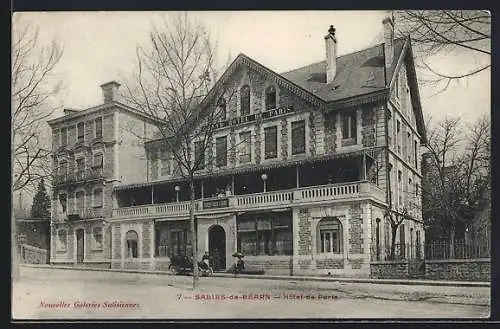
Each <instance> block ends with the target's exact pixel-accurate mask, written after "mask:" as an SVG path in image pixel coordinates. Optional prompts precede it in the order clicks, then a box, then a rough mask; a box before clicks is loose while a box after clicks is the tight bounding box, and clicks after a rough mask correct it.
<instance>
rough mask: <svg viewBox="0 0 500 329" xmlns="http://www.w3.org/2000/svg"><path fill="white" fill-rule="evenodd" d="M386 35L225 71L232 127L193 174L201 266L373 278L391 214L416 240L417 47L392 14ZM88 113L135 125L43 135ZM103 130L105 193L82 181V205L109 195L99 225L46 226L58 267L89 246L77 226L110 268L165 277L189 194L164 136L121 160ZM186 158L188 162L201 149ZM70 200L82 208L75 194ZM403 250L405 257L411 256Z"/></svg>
mask: <svg viewBox="0 0 500 329" xmlns="http://www.w3.org/2000/svg"><path fill="white" fill-rule="evenodd" d="M384 31H385V38H386V39H385V42H384V43H383V44H379V45H376V46H374V47H370V48H368V49H364V50H361V51H358V52H355V53H351V54H346V55H343V56H337V40H336V37H335V29H334V28H333V27H330V29H329V30H328V34H327V36H326V37H325V43H326V61H322V62H319V63H314V64H311V65H308V66H306V67H302V68H299V69H296V70H293V71H289V72H286V73H282V74H278V73H275V72H273V71H271V70H269V69H268V68H266V67H265V66H263V65H262V64H260V63H258V62H256V61H254V60H252V59H251V58H249V57H247V56H245V55H243V54H240V55H239V56H238V57H237V58H236V59H235V60H234V62H233V63H232V64H231V65H230V66H229V68H228V69H227V70H226V72H225V73H224V74H223V76H222V77H221V78H220V80H219V81H218V82H217V84H216V87H217V86H221V85H228V86H230V87H228V88H230V89H231V90H229V89H228V94H232V91H233V90H237V93H236V97H227V99H226V101H225V102H221V103H220V104H222V105H221V106H224V107H225V108H226V113H227V117H226V119H225V120H223V121H221V122H220V123H219V124H218V129H217V131H216V132H215V136H214V139H213V144H212V147H211V148H210V149H209V150H208V151H207V152H206V153H205V154H203V155H201V156H203V157H204V158H205V163H204V166H203V168H200V170H199V171H198V173H197V175H196V182H195V195H196V198H197V201H196V210H195V215H196V222H197V226H196V228H197V240H198V256H199V258H201V255H202V254H203V253H204V252H205V251H208V252H209V253H210V254H211V255H212V256H213V257H214V264H213V265H214V267H215V268H216V269H227V268H229V267H230V266H231V264H232V263H233V260H232V257H231V255H232V254H233V252H235V251H240V252H242V253H243V254H245V262H246V264H247V265H248V266H256V267H262V268H264V269H265V270H266V272H268V273H285V274H294V275H301V274H313V275H321V274H328V273H330V274H332V275H342V276H359V277H363V276H369V275H370V262H371V261H372V260H375V259H383V258H384V257H385V253H386V250H388V246H389V243H390V241H391V237H390V225H389V222H388V221H387V219H386V218H385V217H384V214H385V213H386V209H387V208H388V207H391V209H393V210H394V211H405V210H408V211H409V212H410V213H411V214H412V215H413V217H414V220H408V221H405V222H404V223H403V224H402V225H401V226H400V227H399V231H398V234H397V240H396V243H398V244H403V245H405V244H411V243H413V242H415V243H423V242H424V241H423V240H424V231H423V227H422V222H421V211H420V210H421V204H420V202H419V197H417V191H418V187H419V185H420V184H421V183H420V182H421V171H420V170H421V168H420V158H421V154H420V152H419V146H420V144H421V143H423V142H425V138H426V136H425V126H424V121H423V116H422V109H421V106H420V100H419V91H418V86H417V80H416V75H415V67H414V64H413V58H412V50H411V42H410V39H409V38H400V39H394V26H393V22H392V20H391V18H387V19H385V20H384ZM96 109H98V110H96ZM96 111H108V112H107V113H108V115H109V116H111V117H113V118H117V116H116V115H115V116H113V115H114V113H119V114H120V116H121V115H123V116H125V115H127V116H131V115H137V114H135V112H133V110H131V109H128V108H126V107H124V106H122V105H121V104H120V103H116V102H114V103H109V104H105V105H103V106H100V107H97V108H94V109H89V110H86V111H81V112H78V113H75V114H70V115H68V116H67V117H63V118H60V119H57V120H56V121H55V122H54V121H52V122H51V126H52V127H53V129H54V130H55V131H56V130H57V129H60V127H59V126H57V125H56V122H57V123H60V125H63V126H68V125H73V126H74V125H77V122H78V120H77V118H80V117H82V116H83V115H86V117H85V120H90V119H91V120H94V118H93V116H91V114H92V115H93V113H94V112H96ZM85 113H88V115H87V114H85ZM128 113H130V114H128ZM104 118H106V116H104ZM115 120H117V119H115ZM142 120H145V121H146V120H147V118H143V119H142ZM104 121H106V119H104ZM108 121H109V122H114V123H115V126H116V125H118V123H117V121H114V120H112V119H109V120H108ZM109 130H110V135H109V137H108V138H107V141H108V144H105V150H106V151H105V154H106V156H109V157H110V159H111V160H105V165H104V166H105V167H104V168H106V161H111V163H112V164H111V167H110V169H109V170H108V171H106V170H105V173H107V176H106V180H105V181H106V185H103V184H102V181H104V179H101V180H100V181H99V180H97V181H94V182H93V183H92V182H89V181H88V180H87V181H82V183H80V184H82V186H87V189H86V190H85V195H87V193H88V194H90V195H92V193H93V192H92V191H93V189H92V186H93V187H94V188H102V189H103V190H104V192H103V194H104V195H105V201H104V211H103V213H102V216H101V217H100V218H99V219H84V220H70V221H67V220H65V221H64V222H63V223H57V224H55V223H54V225H56V227H57V228H58V229H59V230H62V232H63V233H62V236H63V237H65V238H66V239H68V241H66V244H65V245H66V249H64V250H61V251H59V252H60V254H58V253H55V252H54V255H55V256H56V257H55V258H56V259H57V258H58V257H59V259H60V260H61V261H63V260H66V261H72V262H74V261H75V260H77V257H76V256H77V254H78V252H77V251H75V248H74V247H71V249H70V245H71V244H70V243H69V242H70V241H71V243H72V245H74V244H77V241H83V240H84V239H83V238H80V240H79V238H78V236H79V235H78V234H76V233H75V229H77V227H78V228H81V229H85V231H80V232H86V234H87V235H88V237H87V239H88V238H90V239H93V240H91V241H94V240H95V239H94V238H93V237H92V232H93V228H94V226H96V225H97V227H102V229H103V232H105V234H104V236H105V238H104V242H103V245H104V247H103V249H104V250H105V254H106V255H110V261H111V266H112V267H113V268H143V269H160V270H162V269H167V268H168V265H169V262H170V257H171V256H173V255H175V254H180V253H183V252H184V250H185V247H186V246H187V249H188V252H189V250H190V248H191V239H190V236H189V234H188V231H189V222H188V218H189V211H188V209H189V202H188V200H189V193H188V187H187V184H186V182H185V181H183V180H182V178H181V177H180V175H179V172H178V169H177V168H176V166H175V165H174V161H173V159H172V158H171V155H170V154H169V152H168V151H167V150H165V149H164V148H162V144H163V143H162V140H161V139H158V140H152V141H149V142H146V143H143V144H142V143H137V145H140V146H138V147H137V151H136V152H134V153H128V154H130V156H129V157H128V158H127V157H124V156H120V157H119V156H118V155H121V154H122V152H125V151H124V145H120V144H119V143H111V141H113V140H118V139H120V138H122V136H121V135H120V133H119V132H118V131H116V130H115V129H109ZM73 131H75V128H73ZM103 131H104V130H103ZM113 132H114V133H113ZM122 132H123V133H125V130H123V131H122ZM73 139H76V137H75V133H73ZM96 145H101V144H96ZM103 147H104V146H103ZM95 148H96V147H95V146H90V147H89V148H88V152H89V153H91V152H95V151H94V149H95ZM193 149H194V152H195V154H196V153H197V151H196V141H193ZM66 153H68V152H66ZM66 153H61V155H64V154H66ZM137 153H140V154H141V155H142V157H141V158H140V159H138V158H134V154H137ZM58 154H59V153H58ZM71 154H72V153H71ZM66 156H70V155H69V154H68V155H66ZM196 156H200V155H196ZM105 159H107V157H106V158H105ZM76 160H77V158H76V157H72V160H71V161H72V162H74V161H76ZM125 167H126V168H128V170H129V171H128V172H124V171H121V168H125ZM133 174H134V176H132V175H133ZM118 175H119V176H118ZM127 175H131V176H130V177H128V176H127ZM75 184H77V183H75V182H72V183H71V184H70V186H75ZM99 184H100V185H99ZM57 191H58V193H59V194H61V193H63V189H59V190H57ZM64 193H67V194H68V195H71V196H73V195H74V197H75V198H76V195H75V194H76V189H75V188H73V190H72V191H71V192H64ZM112 199H114V207H113V206H112V205H111V200H112ZM88 206H91V204H90V203H88ZM80 208H83V206H82V207H80ZM111 208H114V209H111ZM70 213H74V211H70ZM54 216H55V218H57V216H56V214H54ZM59 218H60V217H59ZM63 218H64V217H63ZM56 231H57V230H54V231H53V238H54V239H55V237H56V235H55V233H54V232H56ZM80 234H81V233H80ZM85 241H87V240H86V239H85ZM81 243H83V242H81ZM109 248H111V249H109ZM400 252H401V253H402V254H401V257H406V256H407V254H406V252H407V251H406V249H405V248H401V251H400ZM108 253H110V254H108ZM59 255H60V256H59ZM95 255H96V254H94V253H90V254H85V257H84V261H85V259H88V260H89V261H91V260H93V259H94V258H95ZM104 259H106V256H103V257H100V258H99V260H104Z"/></svg>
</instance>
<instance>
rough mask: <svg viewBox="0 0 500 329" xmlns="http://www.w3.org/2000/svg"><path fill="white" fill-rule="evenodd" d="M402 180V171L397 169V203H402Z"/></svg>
mask: <svg viewBox="0 0 500 329" xmlns="http://www.w3.org/2000/svg"><path fill="white" fill-rule="evenodd" d="M402 182H403V173H402V172H401V170H398V194H399V205H400V206H401V205H403V191H402V188H401V184H402Z"/></svg>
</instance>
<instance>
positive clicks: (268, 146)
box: [264, 126, 278, 159]
mask: <svg viewBox="0 0 500 329" xmlns="http://www.w3.org/2000/svg"><path fill="white" fill-rule="evenodd" d="M277 156H278V127H277V126H272V127H267V128H264V159H273V158H276V157H277Z"/></svg>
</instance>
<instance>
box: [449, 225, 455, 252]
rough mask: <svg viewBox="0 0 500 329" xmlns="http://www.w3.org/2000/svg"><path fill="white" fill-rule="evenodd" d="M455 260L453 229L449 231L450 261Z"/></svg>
mask: <svg viewBox="0 0 500 329" xmlns="http://www.w3.org/2000/svg"><path fill="white" fill-rule="evenodd" d="M454 258H455V227H453V226H452V227H451V230H450V259H454Z"/></svg>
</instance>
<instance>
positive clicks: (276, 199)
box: [113, 181, 385, 218]
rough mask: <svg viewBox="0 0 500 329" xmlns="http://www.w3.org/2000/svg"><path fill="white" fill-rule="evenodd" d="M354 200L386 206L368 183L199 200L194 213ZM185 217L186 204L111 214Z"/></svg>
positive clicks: (123, 209) (149, 206)
mask: <svg viewBox="0 0 500 329" xmlns="http://www.w3.org/2000/svg"><path fill="white" fill-rule="evenodd" d="M357 198H372V199H375V200H377V201H380V202H385V193H384V191H383V190H381V189H380V188H378V187H377V186H376V185H374V184H372V183H370V182H368V181H359V182H352V183H346V184H328V185H321V186H310V187H301V188H295V189H289V190H282V191H272V192H263V193H253V194H244V195H232V196H221V197H215V198H208V199H202V200H201V199H200V200H196V201H195V213H196V214H210V213H217V212H231V211H233V212H234V211H251V210H263V209H273V208H282V207H290V206H292V205H306V204H317V203H324V202H335V201H344V200H350V199H357ZM188 215H189V201H183V202H174V203H164V204H149V205H142V206H133V207H124V208H116V209H114V210H113V217H114V218H155V217H161V216H166V217H185V216H188Z"/></svg>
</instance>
